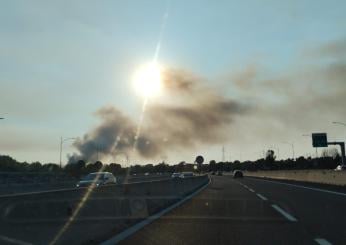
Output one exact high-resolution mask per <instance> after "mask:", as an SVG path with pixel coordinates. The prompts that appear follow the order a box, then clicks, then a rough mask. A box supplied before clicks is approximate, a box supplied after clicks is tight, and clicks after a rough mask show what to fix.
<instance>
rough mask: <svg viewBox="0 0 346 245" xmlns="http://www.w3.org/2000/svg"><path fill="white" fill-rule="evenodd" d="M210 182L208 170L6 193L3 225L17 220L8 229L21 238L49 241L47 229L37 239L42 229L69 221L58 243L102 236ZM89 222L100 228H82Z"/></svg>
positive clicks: (0, 212)
mask: <svg viewBox="0 0 346 245" xmlns="http://www.w3.org/2000/svg"><path fill="white" fill-rule="evenodd" d="M207 182H208V177H207V176H198V177H191V178H185V179H166V180H157V181H150V182H143V183H132V184H123V185H113V186H103V187H95V188H94V189H90V188H89V189H88V188H81V189H68V190H61V191H49V192H40V193H33V194H21V195H7V196H1V197H0V230H3V228H5V227H6V228H9V227H11V226H12V227H13V231H12V233H14V234H8V233H6V235H7V236H9V237H11V235H15V237H17V238H18V236H19V237H20V238H21V239H20V240H24V241H28V242H30V243H33V244H48V243H49V242H50V241H49V240H47V239H48V235H47V236H46V235H45V236H44V237H41V238H40V239H38V240H37V239H36V238H35V237H36V236H37V235H39V234H41V232H40V230H49V232H48V234H55V233H56V234H57V232H58V230H59V229H61V228H62V227H63V226H64V225H66V224H68V223H69V227H68V229H66V231H64V232H63V234H62V235H61V237H59V239H58V240H57V243H58V244H66V243H69V244H79V243H84V242H90V241H96V240H98V239H101V240H102V238H103V237H104V236H106V235H107V233H108V232H112V234H114V231H115V230H116V231H118V230H119V232H120V231H121V230H123V229H125V228H126V227H128V226H130V225H131V224H134V223H136V222H138V221H139V220H141V219H145V218H146V217H148V216H150V215H153V214H155V213H156V212H158V211H160V210H161V209H163V208H165V207H167V206H169V205H171V204H172V203H175V202H177V201H178V200H180V199H181V198H183V197H184V196H185V195H188V194H190V193H191V192H193V191H195V190H196V189H198V188H200V187H201V186H203V185H204V184H206V183H207ZM86 225H88V229H89V228H90V227H95V229H91V231H90V230H89V231H88V232H82V231H83V229H85V227H86ZM28 227H30V229H34V230H35V229H37V230H38V234H37V233H36V234H35V233H33V232H30V233H27V232H24V231H23V232H22V229H23V230H25V229H27V228H28ZM34 227H36V228H34ZM40 227H41V229H40ZM114 229H115V230H114ZM5 230H10V229H4V231H5ZM54 231H55V232H54ZM76 231H77V234H78V233H79V231H81V232H82V233H81V234H82V237H78V236H76ZM51 236H52V235H51ZM50 239H53V237H50ZM95 239H96V240H95Z"/></svg>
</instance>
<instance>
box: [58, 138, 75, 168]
mask: <svg viewBox="0 0 346 245" xmlns="http://www.w3.org/2000/svg"><path fill="white" fill-rule="evenodd" d="M75 139H76V138H66V139H63V138H62V136H61V137H60V161H59V163H60V168H62V163H61V155H62V144H63V143H64V142H65V141H67V140H75Z"/></svg>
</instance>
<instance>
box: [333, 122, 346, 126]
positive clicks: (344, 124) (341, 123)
mask: <svg viewBox="0 0 346 245" xmlns="http://www.w3.org/2000/svg"><path fill="white" fill-rule="evenodd" d="M333 124H339V125H342V126H346V123H343V122H333Z"/></svg>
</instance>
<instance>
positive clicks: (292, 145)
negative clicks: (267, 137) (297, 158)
mask: <svg viewBox="0 0 346 245" xmlns="http://www.w3.org/2000/svg"><path fill="white" fill-rule="evenodd" d="M282 143H284V144H288V145H291V147H292V156H293V160H294V144H293V143H290V142H282Z"/></svg>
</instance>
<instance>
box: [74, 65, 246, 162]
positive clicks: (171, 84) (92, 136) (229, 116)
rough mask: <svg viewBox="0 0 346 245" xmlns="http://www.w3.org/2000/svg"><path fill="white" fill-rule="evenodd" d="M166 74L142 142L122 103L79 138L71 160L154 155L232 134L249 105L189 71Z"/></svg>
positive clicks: (148, 115)
mask: <svg viewBox="0 0 346 245" xmlns="http://www.w3.org/2000/svg"><path fill="white" fill-rule="evenodd" d="M163 78H164V79H163V87H164V91H165V94H164V96H162V97H161V98H159V99H157V100H155V101H150V102H149V104H148V106H147V108H146V110H145V114H144V120H143V125H141V130H140V134H139V137H138V139H137V142H136V144H135V138H136V131H137V125H136V123H135V122H134V121H133V120H132V119H131V118H129V117H127V116H126V115H124V113H122V112H121V111H120V110H118V109H117V108H115V107H104V108H101V109H100V110H99V111H98V112H97V115H98V116H99V117H100V118H101V123H100V124H99V125H98V126H97V127H96V128H94V129H92V130H91V131H90V132H88V133H86V134H85V135H84V137H83V138H82V139H78V140H77V141H76V142H74V146H75V147H76V149H77V150H78V153H77V154H74V155H73V156H72V157H70V162H75V161H77V160H79V159H84V160H86V161H94V160H96V159H97V158H99V159H102V157H110V156H114V155H115V154H116V152H125V153H127V154H128V155H131V156H132V154H136V155H137V156H140V157H143V158H147V159H150V158H155V157H158V156H161V155H164V154H166V153H167V152H169V151H175V150H181V149H185V150H186V149H191V148H194V147H196V146H198V145H202V144H210V143H220V142H224V141H226V140H227V135H226V134H225V133H224V132H225V129H226V128H227V127H229V126H230V125H231V123H232V120H233V117H234V116H235V115H237V114H241V113H243V112H244V111H245V110H246V107H245V106H243V105H240V104H239V103H237V102H235V101H232V100H230V99H228V98H225V97H223V96H222V95H221V94H220V93H218V92H217V91H216V90H213V89H211V88H208V87H204V86H203V85H202V82H200V80H201V79H199V78H197V77H195V76H193V75H191V74H189V73H187V72H183V71H177V70H169V71H166V72H165V73H164V75H163ZM134 145H135V150H133V146H134Z"/></svg>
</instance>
